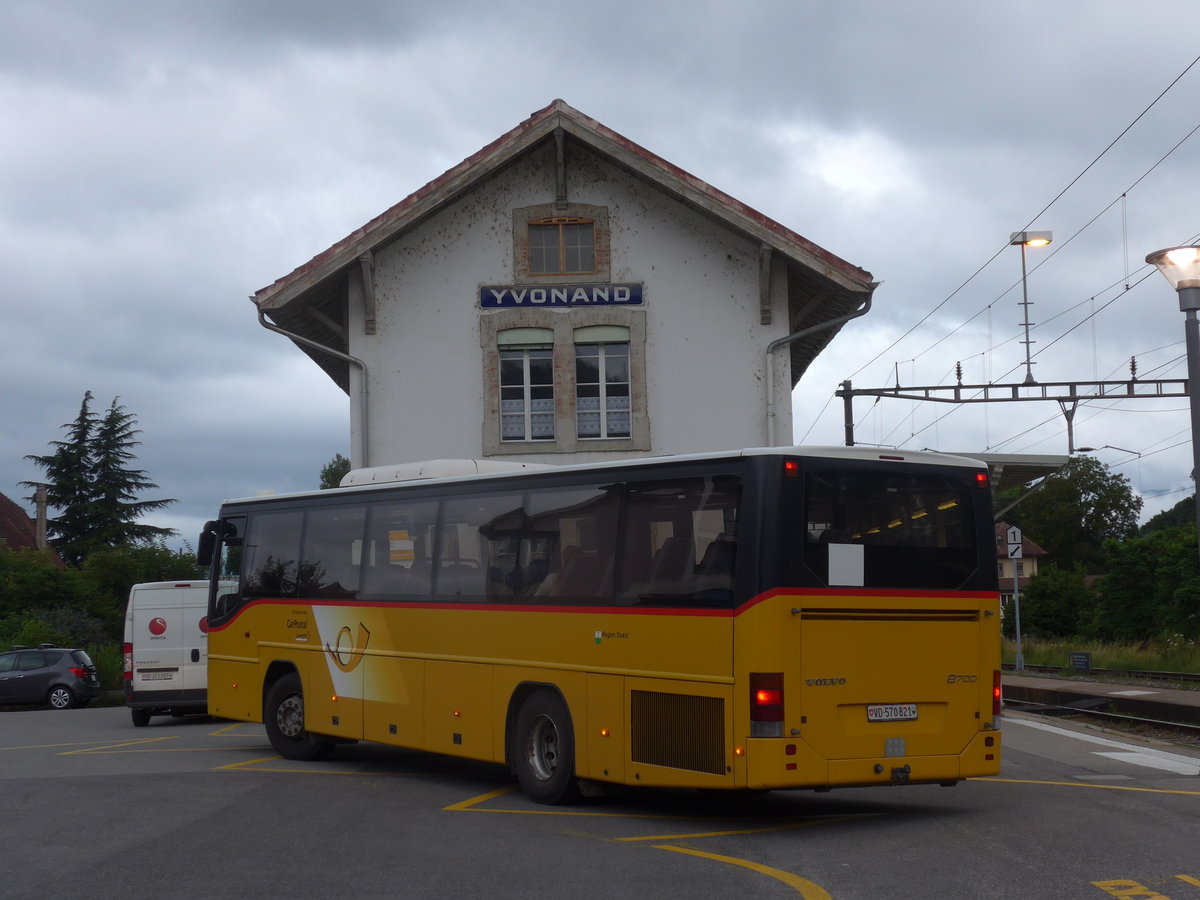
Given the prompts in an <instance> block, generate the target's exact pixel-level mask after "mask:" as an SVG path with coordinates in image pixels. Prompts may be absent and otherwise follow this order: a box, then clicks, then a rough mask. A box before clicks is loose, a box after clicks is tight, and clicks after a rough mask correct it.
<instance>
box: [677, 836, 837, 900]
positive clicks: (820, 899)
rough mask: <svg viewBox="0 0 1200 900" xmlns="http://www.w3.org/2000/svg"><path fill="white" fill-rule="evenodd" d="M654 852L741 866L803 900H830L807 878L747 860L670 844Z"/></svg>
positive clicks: (824, 891)
mask: <svg viewBox="0 0 1200 900" xmlns="http://www.w3.org/2000/svg"><path fill="white" fill-rule="evenodd" d="M654 849H655V850H670V851H671V852H672V853H686V854H688V855H689V856H699V857H700V858H701V859H712V860H716V861H717V862H723V863H728V864H729V865H731V866H741V867H742V868H743V869H749V870H750V871H752V872H758V873H759V874H760V875H766V876H768V877H770V878H774V879H776V880H778V881H782V882H783V883H784V884H786V885H787V886H788V887H791V888H795V889H796V892H797V893H799V894H800V896H801V897H803V898H804V900H832V898H831V897H830V896H829V892H828V891H826V890H825V888H823V887H821V886H820V885H819V884H814V883H813V882H811V881H809V880H808V879H807V878H801V877H800V876H799V875H795V874H793V873H791V872H785V871H783V870H782V869H773V868H771V867H770V866H764V865H762V864H761V863H756V862H751V861H750V860H748V859H738V858H737V857H736V856H721V855H719V854H716V853H705V852H704V851H702V850H692V849H691V848H690V847H676V846H674V845H672V844H660V845H658V846H656V847H655V848H654Z"/></svg>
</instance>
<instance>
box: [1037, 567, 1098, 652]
mask: <svg viewBox="0 0 1200 900" xmlns="http://www.w3.org/2000/svg"><path fill="white" fill-rule="evenodd" d="M1095 608H1096V592H1095V591H1094V590H1093V589H1092V588H1091V587H1089V586H1088V584H1087V576H1086V575H1085V574H1084V572H1083V570H1082V569H1059V568H1056V567H1054V566H1048V567H1046V568H1045V569H1042V570H1040V571H1039V572H1038V574H1037V575H1035V576H1033V578H1031V579H1029V583H1028V584H1027V585H1026V587H1025V589H1024V590H1022V591H1021V630H1022V632H1024V633H1026V634H1029V635H1034V636H1037V637H1072V636H1073V635H1076V634H1079V633H1080V632H1081V630H1082V625H1083V624H1084V623H1086V622H1089V621H1090V620H1091V618H1092V616H1093V614H1094V611H1095Z"/></svg>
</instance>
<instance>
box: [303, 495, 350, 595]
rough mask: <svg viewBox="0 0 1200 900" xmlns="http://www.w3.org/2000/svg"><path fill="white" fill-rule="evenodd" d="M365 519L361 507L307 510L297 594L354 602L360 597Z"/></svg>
mask: <svg viewBox="0 0 1200 900" xmlns="http://www.w3.org/2000/svg"><path fill="white" fill-rule="evenodd" d="M365 519H366V510H365V508H364V507H362V506H335V507H329V508H318V509H311V510H309V511H308V516H307V518H306V519H305V523H304V546H303V548H302V552H301V555H300V565H299V568H298V571H297V578H298V581H299V584H298V586H297V593H298V594H299V595H300V596H301V597H330V598H337V599H352V598H354V597H356V596H358V581H359V579H358V572H359V559H360V557H361V555H362V540H363V522H364V520H365Z"/></svg>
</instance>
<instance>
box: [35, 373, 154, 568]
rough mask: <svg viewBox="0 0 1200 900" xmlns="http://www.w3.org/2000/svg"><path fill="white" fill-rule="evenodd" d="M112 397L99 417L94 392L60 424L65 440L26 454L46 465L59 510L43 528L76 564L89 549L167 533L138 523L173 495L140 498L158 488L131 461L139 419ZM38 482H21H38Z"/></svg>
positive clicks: (52, 503) (51, 495)
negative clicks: (44, 452) (39, 452)
mask: <svg viewBox="0 0 1200 900" xmlns="http://www.w3.org/2000/svg"><path fill="white" fill-rule="evenodd" d="M117 400H118V398H113V402H112V405H111V406H110V407H109V410H108V412H107V413H106V414H105V415H104V417H103V418H100V417H99V416H97V415H96V413H95V412H93V411H92V409H91V403H92V392H91V391H87V392H85V393H84V395H83V403H82V404H81V405H80V408H79V415H77V416H76V417H75V419H74V421H72V422H68V423H67V424H65V425H63V428H64V429H65V430H66V432H67V435H66V439H65V440H61V441H51V443H50V446H52V447H54V448H55V450H54V452H53V453H51V454H49V455H46V456H38V455H32V454H31V455H29V456H27V457H25V458H26V459H28V460H30V461H31V462H33V463H34V464H36V465H37V466H39V467H41V468H42V469H43V470H45V481H44V483H45V484H46V486H47V490H46V498H47V501H48V504H49V506H50V507H51V508H52V509H54V510H56V511H57V512H58V514H57V515H55V516H52V517H51V518H49V519H48V521H47V523H46V531H47V535H48V536H49V538H50V540H51V541H53V543H54V546H55V548H56V549H57V550H58V553H59V555H60V556H61V557H62V558H63V559H64V560H66V561H67V562H68V563H69V564H71V565H74V566H78V565H80V564H81V563H82V562H83V560H84V559H85V558H86V557H87V556H88V554H90V553H92V552H94V551H96V550H101V549H107V548H110V547H116V546H119V545H121V544H126V543H141V542H146V541H152V540H154V539H156V538H163V537H167V536H170V535H171V534H173V533H174V531H173V530H172V529H170V528H158V527H156V526H152V525H142V524H139V523H138V522H137V519H138V518H139V517H140V516H142V515H143V514H145V513H147V512H151V511H153V510H157V509H162V508H163V507H165V506H167V505H169V504H171V503H174V502H175V501H174V500H138V499H137V497H138V493H139V492H140V491H143V490H148V489H153V488H157V487H158V485H156V484H154V483H153V482H151V481H150V480H149V479H148V478H147V476H146V473H145V472H144V471H143V470H140V469H132V468H130V467H129V465H130V463H131V462H132V461H133V459H134V458H135V457H134V454H133V452H132V450H131V449H130V448H132V447H136V446H138V444H139V443H140V442H139V441H137V440H135V435H137V434H140V433H141V432H140V431H138V430H137V429H136V428H135V427H134V426H135V424H136V422H137V419H136V418H135V417H134V415H133V414H132V413H128V412H126V411H125V407H123V406H121V405H120V404H119V403H118V402H117ZM38 484H39V482H32V481H26V482H22V486H24V487H29V488H36V487H37V486H38Z"/></svg>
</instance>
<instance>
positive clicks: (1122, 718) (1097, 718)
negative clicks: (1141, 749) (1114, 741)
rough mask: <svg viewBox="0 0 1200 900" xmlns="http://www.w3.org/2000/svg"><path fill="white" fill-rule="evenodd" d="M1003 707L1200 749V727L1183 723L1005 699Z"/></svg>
mask: <svg viewBox="0 0 1200 900" xmlns="http://www.w3.org/2000/svg"><path fill="white" fill-rule="evenodd" d="M1004 705H1005V706H1006V707H1011V708H1013V709H1019V710H1020V711H1021V712H1025V713H1029V714H1031V715H1035V716H1040V717H1043V718H1047V719H1059V720H1066V721H1070V722H1075V723H1078V724H1086V725H1095V726H1097V727H1101V728H1105V729H1108V730H1111V731H1118V732H1122V733H1125V734H1134V735H1138V736H1139V737H1148V738H1153V739H1155V740H1161V741H1168V742H1170V743H1175V744H1186V745H1187V746H1189V747H1200V725H1190V724H1187V723H1185V722H1166V721H1163V720H1161V719H1148V718H1145V717H1142V716H1131V715H1128V714H1126V713H1114V712H1106V711H1103V710H1098V709H1080V708H1079V707H1074V706H1055V705H1053V704H1048V703H1036V702H1034V701H1031V700H1009V699H1006V700H1005V701H1004Z"/></svg>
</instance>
